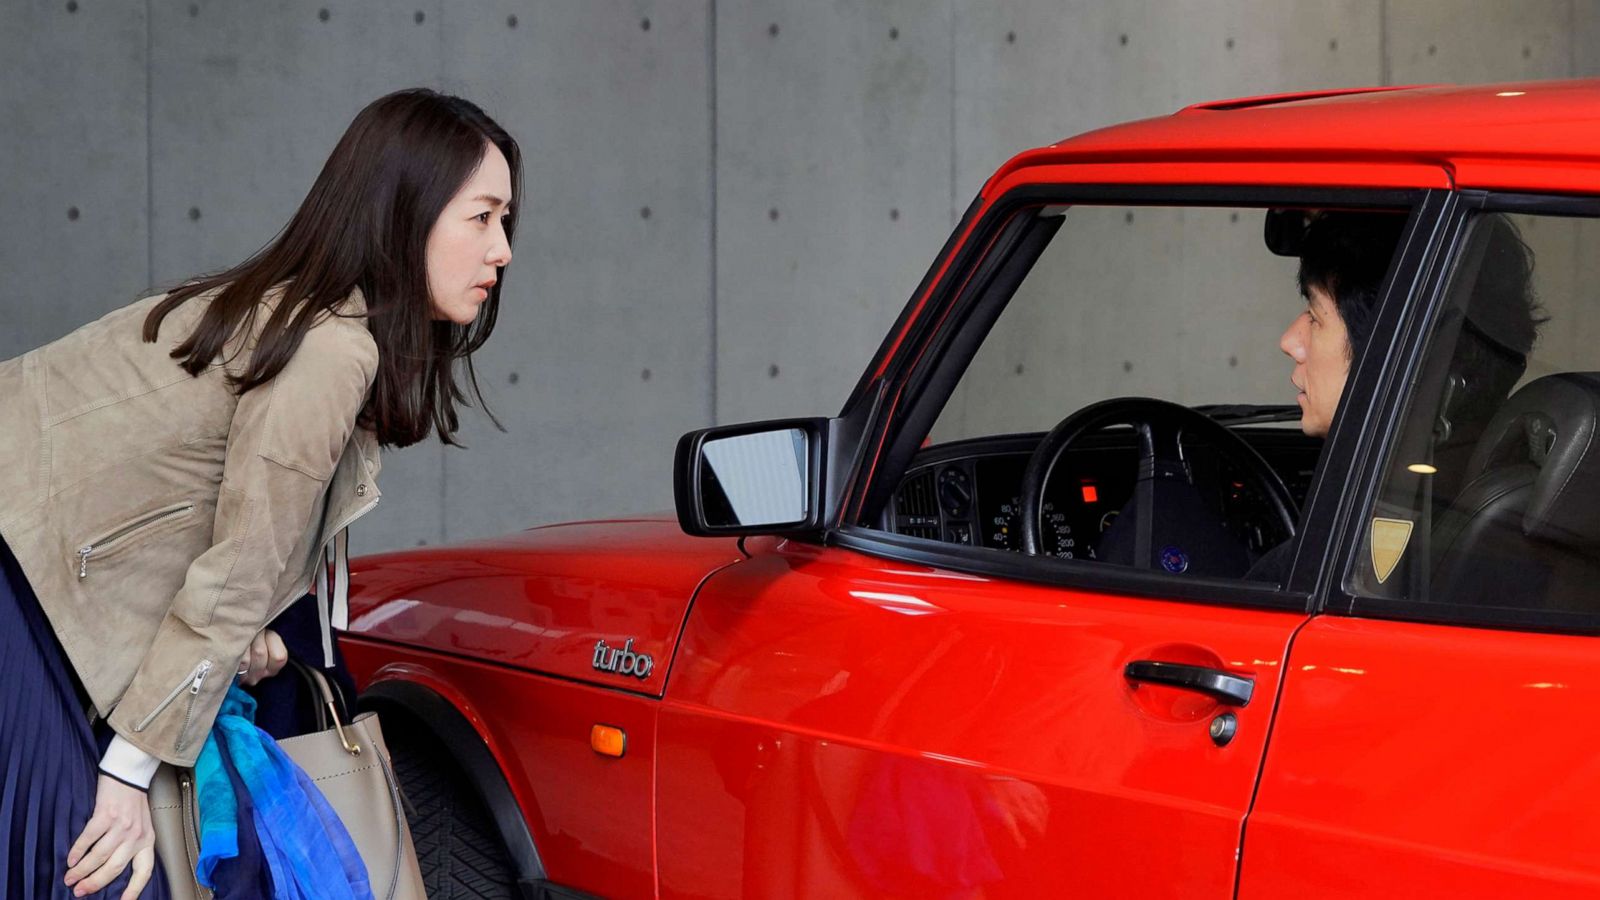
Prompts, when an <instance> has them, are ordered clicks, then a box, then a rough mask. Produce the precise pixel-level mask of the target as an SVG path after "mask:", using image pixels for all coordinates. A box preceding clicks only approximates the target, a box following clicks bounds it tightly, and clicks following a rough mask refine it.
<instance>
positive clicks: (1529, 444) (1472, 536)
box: [1429, 372, 1600, 611]
mask: <svg viewBox="0 0 1600 900" xmlns="http://www.w3.org/2000/svg"><path fill="white" fill-rule="evenodd" d="M1597 429H1600V373H1596V372H1564V373H1560V374H1556V375H1549V376H1545V377H1543V378H1539V379H1537V380H1535V381H1532V382H1530V383H1528V384H1527V385H1526V386H1524V387H1523V388H1522V389H1521V390H1518V391H1517V392H1516V393H1515V394H1513V395H1512V396H1511V397H1510V399H1508V400H1506V401H1505V403H1504V404H1503V405H1501V407H1500V409H1499V410H1498V411H1497V412H1496V413H1495V415H1494V417H1493V418H1492V419H1490V421H1489V424H1488V426H1487V427H1486V428H1485V429H1484V432H1483V436H1482V438H1481V439H1480V440H1479V441H1478V442H1477V446H1476V449H1475V450H1474V451H1473V453H1472V457H1471V460H1470V461H1469V463H1468V465H1467V471H1466V473H1465V477H1466V482H1465V486H1464V487H1463V488H1462V489H1461V492H1460V493H1459V494H1458V495H1457V496H1456V499H1455V501H1454V502H1453V503H1451V504H1450V506H1449V508H1448V509H1447V510H1445V511H1444V512H1443V513H1442V514H1441V515H1440V516H1439V518H1438V519H1437V520H1436V522H1435V527H1434V531H1433V540H1432V551H1433V555H1432V558H1433V560H1434V565H1433V578H1432V584H1431V589H1430V591H1429V595H1430V596H1429V599H1431V600H1433V601H1436V602H1442V603H1454V604H1465V605H1480V606H1495V607H1511V608H1523V609H1546V610H1566V611H1600V441H1597V440H1596V438H1597V434H1596V432H1597Z"/></svg>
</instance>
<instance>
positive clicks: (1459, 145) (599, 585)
mask: <svg viewBox="0 0 1600 900" xmlns="http://www.w3.org/2000/svg"><path fill="white" fill-rule="evenodd" d="M1597 241H1600V81H1572V82H1548V83H1529V84H1517V85H1501V86H1467V87H1418V88H1403V89H1364V90H1344V91H1328V92H1322V93H1310V94H1295V95H1284V96H1272V97H1255V98H1248V99H1240V100H1228V101H1224V102H1218V103H1206V104H1201V105H1198V106H1193V107H1190V108H1187V109H1184V110H1182V111H1180V112H1178V113H1177V114H1175V115H1171V116H1167V117H1164V118H1158V119H1150V120H1146V121H1139V122H1133V123H1129V124H1126V125H1120V126H1117V127H1113V128H1107V129H1103V130H1100V131H1095V132H1091V133H1088V134H1084V135H1081V136H1078V137H1075V138H1072V139H1070V140H1065V141H1062V142H1060V143H1058V144H1053V145H1051V146H1048V147H1043V148H1040V149H1037V150H1033V151H1029V152H1027V153H1023V154H1021V155H1020V156H1017V157H1016V158H1015V159H1013V160H1011V161H1010V162H1008V163H1006V164H1005V166H1003V167H1002V168H1001V169H1000V170H999V171H998V172H996V173H995V175H994V176H993V178H991V179H990V180H989V182H988V183H987V184H986V185H985V186H984V188H983V190H982V192H981V194H980V195H979V196H978V197H977V199H976V200H975V201H974V202H973V203H972V205H971V207H970V209H969V210H968V211H967V213H966V215H965V216H964V217H963V218H962V220H961V222H960V224H959V225H958V226H957V227H956V229H955V231H954V233H953V234H952V235H951V237H950V240H949V242H948V243H947V244H946V246H945V247H944V249H943V251H942V252H941V253H940V254H939V256H938V258H937V259H936V260H935V261H934V262H933V265H932V266H931V267H930V268H929V270H928V274H927V276H926V278H925V279H924V280H923V283H922V284H921V285H920V286H919V287H918V288H917V290H916V292H915V294H914V295H913V296H912V297H911V299H910V302H909V303H908V305H907V306H906V308H905V312H904V313H903V314H902V315H901V317H900V319H899V321H897V322H896V323H895V324H894V326H893V328H892V329H891V330H890V331H889V333H888V334H887V336H886V337H885V339H884V341H883V343H882V347H881V349H880V350H879V351H878V352H877V354H876V356H875V357H874V358H873V359H872V360H871V361H870V363H869V364H868V365H867V367H866V369H865V372H864V374H863V375H862V376H861V379H860V381H859V383H858V384H857V386H856V388H855V390H854V392H853V393H852V394H851V396H850V397H849V399H848V400H847V401H846V402H845V404H844V407H843V409H842V410H841V411H840V413H839V414H838V415H837V416H836V417H834V418H830V419H823V418H818V419H800V420H785V421H772V422H764V423H759V424H751V425H741V426H731V427H718V428H712V429H707V430H704V431H699V432H694V433H691V434H689V435H687V436H685V438H684V440H683V442H682V443H681V444H680V446H679V448H678V453H677V463H676V464H677V486H676V489H677V503H678V510H677V516H676V518H673V517H670V516H653V517H652V516H644V517H640V518H635V519H621V520H615V521H602V522H583V523H576V524H569V525H559V526H552V527H546V528H537V529H532V530H529V531H524V532H520V533H517V534H512V535H508V536H505V537H500V538H495V539H491V540H479V541H472V542H465V543H460V544H456V545H453V546H446V547H438V548H427V549H421V550H408V551H405V552H396V553H389V554H381V555H375V556H368V557H365V558H363V559H361V560H358V561H357V562H356V563H355V564H354V576H353V581H354V588H353V591H352V600H351V605H352V612H353V622H352V627H351V630H350V632H349V634H348V635H346V636H345V638H344V644H343V646H344V648H345V652H346V654H347V656H348V658H349V660H350V661H351V664H352V667H353V668H354V670H355V672H356V674H357V677H358V680H359V681H360V683H361V684H362V686H363V688H364V695H363V697H364V703H365V704H366V705H367V706H368V707H370V708H374V709H378V710H380V711H381V712H382V713H383V715H384V717H385V718H384V723H385V728H386V730H387V734H388V738H389V742H390V744H391V746H393V747H394V749H395V754H396V758H397V762H398V764H399V766H400V768H401V771H402V777H403V779H404V780H405V783H406V786H407V790H408V794H409V796H410V799H411V801H412V803H413V805H414V807H415V809H414V810H413V819H412V822H413V828H414V830H415V833H416V836H417V840H418V845H419V849H420V851H421V853H422V855H423V862H424V868H425V869H426V870H427V871H428V873H429V878H430V879H431V884H432V886H433V888H434V891H435V894H434V896H435V897H458V896H473V897H477V896H512V895H515V894H516V893H517V892H518V891H520V893H521V896H526V897H533V896H546V895H549V896H585V895H601V896H608V897H663V898H665V897H736V896H763V897H814V896H828V897H843V896H874V897H880V896H915V897H918V898H932V897H1002V896H1007V897H1028V898H1033V897H1039V896H1074V897H1140V898H1150V897H1182V898H1206V897H1217V898H1228V897H1244V898H1271V897H1299V898H1307V897H1317V898H1321V897H1377V896H1400V897H1408V898H1409V897H1417V896H1441V897H1446V896H1447V897H1452V898H1469V897H1483V898H1490V897H1493V898H1504V897H1579V896H1583V897H1593V896H1597V895H1600V850H1597V848H1600V725H1597V724H1596V719H1595V711H1596V710H1597V709H1600V643H1595V642H1596V641H1597V640H1600V637H1597V636H1596V635H1597V632H1600V441H1597V440H1596V439H1597V437H1600V341H1597V338H1600V312H1597V311H1596V310H1594V309H1593V306H1594V304H1595V303H1596V302H1597V301H1600V252H1597V251H1596V249H1595V248H1596V245H1597ZM1329 310H1332V312H1329ZM1591 729H1592V730H1591Z"/></svg>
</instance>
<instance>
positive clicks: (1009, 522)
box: [881, 428, 1322, 559]
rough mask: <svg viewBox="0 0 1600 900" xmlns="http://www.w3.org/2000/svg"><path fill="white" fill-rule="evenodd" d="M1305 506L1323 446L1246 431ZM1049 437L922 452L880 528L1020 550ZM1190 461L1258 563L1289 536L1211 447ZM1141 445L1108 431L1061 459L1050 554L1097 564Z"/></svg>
mask: <svg viewBox="0 0 1600 900" xmlns="http://www.w3.org/2000/svg"><path fill="white" fill-rule="evenodd" d="M1235 431H1236V433H1237V434H1239V435H1240V437H1243V438H1244V439H1245V441H1246V442H1248V443H1249V444H1250V445H1251V446H1253V447H1255V449H1256V451H1257V452H1258V453H1260V454H1261V455H1262V457H1263V458H1265V459H1266V460H1267V462H1268V463H1269V464H1270V465H1271V466H1272V467H1273V468H1274V469H1275V470H1277V472H1278V474H1279V476H1280V477H1282V478H1283V481H1284V484H1285V485H1287V486H1288V488H1289V493H1290V494H1291V495H1293V497H1294V499H1295V503H1296V504H1297V505H1301V504H1304V502H1305V497H1306V492H1307V490H1308V489H1309V487H1310V484H1311V475H1312V472H1313V471H1314V470H1315V468H1316V464H1317V457H1318V454H1319V453H1320V452H1321V449H1322V442H1321V441H1320V440H1317V439H1314V438H1307V437H1306V436H1304V435H1302V434H1300V433H1299V432H1298V431H1291V430H1288V429H1283V428H1238V429H1236V430H1235ZM1043 437H1044V436H1043V435H1042V434H1029V435H1005V436H1000V437H985V438H977V439H973V440H966V441H956V442H952V443H948V444H939V445H935V446H931V447H926V448H924V449H923V450H922V451H921V452H919V453H918V454H917V456H916V458H915V459H913V460H912V464H911V466H910V467H909V468H908V469H907V470H906V474H905V476H904V477H903V478H902V479H901V482H900V485H899V487H898V488H897V489H896V490H895V494H894V500H893V502H892V503H891V504H890V505H889V506H890V508H889V509H888V510H886V511H885V513H884V521H883V522H882V523H881V524H882V527H883V528H885V529H886V530H888V531H893V532H894V533H896V534H903V535H908V536H912V537H920V538H926V539H930V540H936V541H942V542H944V543H950V544H964V545H967V546H973V547H988V548H991V549H996V550H1017V551H1020V550H1021V549H1022V527H1021V514H1022V508H1021V507H1022V476H1023V471H1024V470H1025V469H1026V468H1027V465H1028V458H1029V456H1030V455H1031V454H1032V453H1033V448H1034V447H1036V446H1037V445H1038V444H1039V442H1040V441H1041V440H1042V439H1043ZM1183 449H1184V458H1185V461H1186V462H1187V463H1188V465H1189V468H1190V471H1191V473H1192V474H1193V480H1194V483H1195V485H1196V486H1197V487H1199V489H1200V490H1201V493H1202V496H1203V498H1204V501H1205V502H1206V503H1207V504H1208V505H1209V506H1210V507H1211V508H1212V509H1214V510H1216V511H1217V513H1218V514H1219V517H1220V518H1221V520H1222V521H1223V522H1224V523H1225V525H1226V527H1227V528H1228V529H1229V530H1230V531H1232V532H1233V533H1234V534H1235V535H1236V536H1237V537H1239V538H1240V540H1242V541H1243V542H1244V543H1245V545H1246V546H1247V547H1249V549H1250V551H1251V553H1252V554H1254V555H1259V554H1260V553H1263V552H1265V551H1266V550H1268V549H1270V548H1272V547H1274V546H1277V545H1278V544H1279V543H1281V542H1283V541H1284V540H1287V539H1288V537H1289V535H1288V533H1287V532H1285V531H1284V530H1283V527H1282V525H1281V524H1280V523H1279V522H1278V520H1277V517H1276V516H1275V515H1274V514H1273V512H1272V507H1271V505H1270V504H1269V503H1268V501H1267V499H1266V498H1265V497H1263V496H1261V494H1260V492H1259V489H1258V488H1257V487H1256V486H1255V484H1254V483H1253V481H1252V480H1251V479H1249V478H1246V477H1245V476H1244V474H1243V473H1242V472H1240V471H1235V470H1234V466H1233V464H1232V463H1231V462H1230V461H1229V460H1227V459H1226V458H1225V457H1224V456H1223V455H1222V454H1219V453H1217V452H1216V451H1215V450H1214V449H1213V448H1211V447H1210V446H1209V445H1207V444H1204V443H1201V442H1198V441H1194V442H1190V441H1185V442H1184V445H1183ZM1137 470H1138V445H1137V441H1136V438H1135V435H1134V433H1133V432H1132V431H1131V430H1122V431H1117V430H1108V431H1106V432H1102V433H1099V434H1095V435H1091V436H1090V437H1088V438H1086V439H1084V440H1083V441H1081V442H1079V444H1077V445H1075V446H1074V447H1073V448H1072V449H1070V450H1068V451H1067V452H1066V453H1065V454H1063V455H1062V457H1061V459H1060V460H1059V461H1058V462H1057V463H1056V467H1055V470H1054V471H1053V472H1052V473H1051V476H1050V483H1049V484H1047V485H1046V486H1045V495H1044V509H1043V525H1044V528H1043V532H1042V533H1041V535H1040V539H1041V542H1042V547H1041V549H1042V551H1043V552H1044V553H1045V554H1046V555H1049V556H1055V557H1059V558H1061V559H1096V558H1097V551H1098V546H1099V542H1100V538H1101V536H1102V535H1104V534H1105V533H1106V531H1107V530H1108V529H1109V528H1110V527H1111V524H1112V523H1113V522H1115V521H1116V519H1117V516H1118V515H1120V514H1121V511H1122V508H1123V506H1124V505H1125V504H1126V503H1127V502H1128V501H1129V499H1130V498H1131V497H1132V496H1133V489H1134V477H1135V475H1136V473H1137Z"/></svg>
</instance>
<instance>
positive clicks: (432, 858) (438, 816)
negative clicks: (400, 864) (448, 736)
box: [384, 716, 522, 900]
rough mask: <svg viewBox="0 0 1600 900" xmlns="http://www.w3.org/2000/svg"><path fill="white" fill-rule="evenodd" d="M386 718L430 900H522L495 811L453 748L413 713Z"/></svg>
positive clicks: (413, 839) (388, 735)
mask: <svg viewBox="0 0 1600 900" xmlns="http://www.w3.org/2000/svg"><path fill="white" fill-rule="evenodd" d="M391 723H392V724H391ZM384 725H385V728H384V736H385V740H386V742H387V743H388V745H389V752H390V754H391V756H392V757H393V759H394V771H395V777H396V778H397V779H399V781H400V790H401V793H402V794H403V795H404V797H405V800H406V803H407V809H406V817H407V819H408V822H409V824H410V825H411V840H412V842H413V843H414V844H416V847H417V862H418V863H419V864H420V866H421V868H422V880H423V884H424V885H425V886H426V887H427V891H428V897H429V900H518V898H520V897H521V896H522V893H521V891H520V890H519V889H518V887H517V874H516V869H515V867H514V866H513V865H512V862H511V856H510V854H509V853H507V852H506V848H505V845H504V844H503V843H502V841H501V839H500V835H499V834H498V832H497V831H496V829H495V825H494V818H493V817H492V816H491V815H490V813H489V809H488V807H487V806H485V804H484V802H483V800H482V799H481V798H480V797H479V796H478V793H477V791H476V790H475V789H474V787H473V785H472V784H471V783H470V782H469V781H468V780H467V777H466V775H465V773H463V772H462V771H461V767H460V766H459V765H458V764H457V763H456V762H455V760H454V759H453V758H452V757H451V755H450V751H449V750H448V749H447V748H446V747H445V746H444V744H443V742H441V741H440V740H439V739H438V738H436V737H434V736H433V734H432V733H431V732H430V731H429V730H428V729H427V728H426V727H425V726H423V725H422V724H421V723H420V722H418V721H417V720H415V719H413V718H410V717H402V716H393V717H390V716H386V717H385V721H384Z"/></svg>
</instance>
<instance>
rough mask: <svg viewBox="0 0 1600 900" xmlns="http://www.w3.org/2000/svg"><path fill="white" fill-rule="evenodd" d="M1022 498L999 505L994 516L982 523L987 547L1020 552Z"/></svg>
mask: <svg viewBox="0 0 1600 900" xmlns="http://www.w3.org/2000/svg"><path fill="white" fill-rule="evenodd" d="M1021 509H1022V498H1021V497H1012V498H1011V499H1010V500H1009V501H1007V502H1005V503H1002V504H1000V508H999V509H997V510H995V514H994V515H993V516H990V517H989V521H987V522H985V523H984V526H985V532H986V533H985V535H984V536H985V537H986V538H988V542H987V543H988V544H989V546H991V547H993V548H995V549H997V550H1021V549H1022V546H1021V543H1020V542H1021V540H1022V514H1021Z"/></svg>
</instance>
